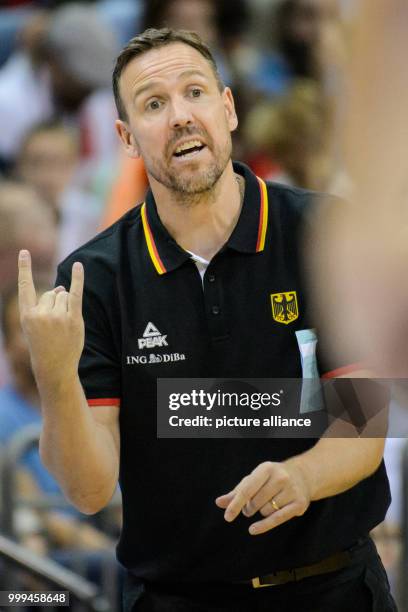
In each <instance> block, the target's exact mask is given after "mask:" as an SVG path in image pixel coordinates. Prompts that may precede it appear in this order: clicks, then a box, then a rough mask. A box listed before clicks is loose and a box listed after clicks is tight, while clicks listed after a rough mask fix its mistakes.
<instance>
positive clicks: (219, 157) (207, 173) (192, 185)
mask: <svg viewBox="0 0 408 612" xmlns="http://www.w3.org/2000/svg"><path fill="white" fill-rule="evenodd" d="M197 135H201V136H203V137H204V140H205V142H206V143H207V145H206V146H207V148H208V150H209V151H210V152H212V160H211V161H210V162H209V163H208V162H207V163H204V162H202V161H199V160H197V161H196V160H195V159H194V158H193V159H192V160H191V161H190V162H189V163H188V165H187V164H186V166H185V167H184V168H174V167H172V164H171V161H172V156H171V154H167V155H165V156H164V158H163V159H164V160H166V159H170V163H168V164H166V162H165V161H163V160H161V159H160V160H159V159H157V158H147V157H145V156H144V157H143V160H144V163H145V166H146V170H147V173H148V174H150V175H151V176H152V177H153V178H154V179H155V180H156V181H157V182H158V183H160V184H161V185H163V186H164V187H166V188H167V189H169V190H170V191H173V192H174V193H176V194H177V196H178V199H181V200H182V201H183V202H184V203H189V204H192V203H194V202H196V201H199V198H200V195H202V194H205V193H207V194H208V193H209V192H211V191H212V190H213V188H214V186H215V185H216V183H217V182H218V180H219V179H220V177H221V175H222V174H223V172H224V170H225V168H226V166H227V164H228V162H229V161H230V159H231V153H232V142H231V138H230V137H229V138H227V139H226V140H227V141H226V142H225V143H224V145H223V146H218V147H215V146H214V144H213V142H212V141H211V139H210V138H209V135H208V134H204V133H202V132H200V131H199V130H197V129H196V128H186V129H184V130H183V131H182V133H180V132H178V133H177V137H174V138H172V141H171V142H170V143H169V144H168V146H167V150H168V151H170V150H172V148H173V146H174V144H175V143H176V142H177V141H178V140H179V139H180V138H182V137H185V136H192V137H194V136H197ZM180 196H182V197H181V198H180Z"/></svg>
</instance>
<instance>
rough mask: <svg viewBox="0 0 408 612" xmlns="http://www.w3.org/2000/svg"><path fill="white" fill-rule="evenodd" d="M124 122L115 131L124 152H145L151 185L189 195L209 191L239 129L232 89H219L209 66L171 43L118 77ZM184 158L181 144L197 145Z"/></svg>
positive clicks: (134, 62) (192, 51) (136, 154)
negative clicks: (193, 150)
mask: <svg viewBox="0 0 408 612" xmlns="http://www.w3.org/2000/svg"><path fill="white" fill-rule="evenodd" d="M120 89H121V95H122V97H123V101H124V104H125V108H126V110H127V114H128V121H126V122H123V121H118V122H117V129H118V132H119V135H120V136H121V138H122V140H123V142H124V143H125V146H126V148H127V151H128V152H129V153H130V154H131V155H133V156H134V157H139V155H140V152H141V151H143V160H144V162H145V166H146V170H147V174H148V176H149V178H150V179H151V181H152V184H153V186H154V185H155V184H161V185H163V186H164V187H166V188H167V189H171V190H174V191H176V192H178V193H179V194H180V193H185V194H186V195H187V196H188V195H193V194H199V193H202V192H206V191H209V190H211V189H212V187H213V186H214V185H215V183H216V182H217V181H218V179H219V178H220V176H221V175H222V173H223V172H224V170H225V168H226V165H227V163H228V161H229V160H230V158H231V151H232V144H231V135H230V132H231V131H232V130H233V129H235V128H236V126H237V118H236V115H235V110H234V102H233V98H232V94H231V91H230V89H229V88H228V87H226V88H225V89H224V90H223V91H220V87H219V84H218V83H217V79H216V77H215V74H214V72H213V70H212V67H211V65H210V64H209V62H208V61H207V60H206V59H205V58H204V57H203V56H202V55H201V54H200V53H199V52H198V51H196V50H195V49H193V48H191V47H189V46H187V45H184V44H180V43H173V44H170V45H167V46H166V47H163V48H159V49H152V50H150V51H149V52H147V53H145V54H143V55H142V56H141V57H136V58H135V59H133V60H132V61H131V62H130V63H129V65H128V66H127V67H126V68H125V70H124V71H123V74H122V77H121V86H120ZM196 141H197V143H198V146H199V147H201V150H197V151H196V152H195V153H193V154H192V155H189V156H187V157H188V159H185V158H184V157H183V158H178V157H177V153H176V149H177V147H178V146H179V145H180V144H181V143H182V142H183V143H184V142H196Z"/></svg>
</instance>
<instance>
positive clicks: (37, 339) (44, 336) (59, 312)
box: [18, 251, 84, 392]
mask: <svg viewBox="0 0 408 612" xmlns="http://www.w3.org/2000/svg"><path fill="white" fill-rule="evenodd" d="M18 269H19V274H18V301H19V307H20V319H21V325H22V328H23V332H24V334H25V336H26V339H27V342H28V346H29V349H30V355H31V363H32V367H33V371H34V375H35V378H36V381H37V384H38V387H39V389H40V392H41V388H43V389H52V388H55V387H56V388H58V387H59V386H60V384H61V382H62V381H63V380H72V379H73V378H74V377H75V376H77V373H78V363H79V359H80V356H81V353H82V350H83V347H84V321H83V318H82V294H83V287H84V269H83V266H82V264H81V263H79V262H75V263H74V265H73V266H72V279H71V287H70V290H69V292H68V291H66V290H65V289H64V287H57V288H56V289H53V290H52V291H47V292H46V293H44V294H43V295H42V296H41V297H40V298H39V299H38V298H37V294H36V290H35V286H34V282H33V276H32V271H31V257H30V253H29V252H28V251H21V252H20V254H19V259H18Z"/></svg>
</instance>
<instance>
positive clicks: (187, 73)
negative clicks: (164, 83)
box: [133, 68, 207, 100]
mask: <svg viewBox="0 0 408 612" xmlns="http://www.w3.org/2000/svg"><path fill="white" fill-rule="evenodd" d="M191 76H199V77H201V78H204V79H206V78H207V76H206V75H205V73H204V72H202V71H201V70H198V69H196V68H192V69H190V70H184V71H183V72H182V73H181V74H180V75H179V77H178V78H179V80H180V79H186V78H189V77H191ZM159 85H161V82H160V81H150V82H149V83H146V85H142V86H141V87H139V89H136V91H135V93H134V94H133V100H136V98H138V97H139V96H141V95H142V94H144V93H146V91H149V90H150V89H154V88H155V87H157V86H159Z"/></svg>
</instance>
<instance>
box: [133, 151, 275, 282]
mask: <svg viewBox="0 0 408 612" xmlns="http://www.w3.org/2000/svg"><path fill="white" fill-rule="evenodd" d="M233 165H234V171H235V172H236V173H237V174H240V175H241V176H243V177H244V179H245V194H244V201H243V204H242V210H241V214H240V216H239V219H238V222H237V225H236V226H235V228H234V230H233V232H232V234H231V236H230V238H229V240H228V241H227V243H226V245H225V247H229V248H232V249H234V250H236V251H240V252H243V253H258V252H260V251H263V249H264V246H265V236H266V230H267V226H268V193H267V189H266V185H265V183H264V181H263V180H262V179H260V178H258V177H257V176H255V174H254V173H253V172H252V171H251V170H250V169H249V168H248V167H247V166H245V165H244V164H242V163H238V162H234V164H233ZM141 216H142V223H143V231H144V237H145V240H146V245H147V249H148V251H149V255H150V259H151V261H152V263H153V265H154V267H155V269H156V271H157V273H158V274H165V273H166V272H170V271H172V270H175V269H176V268H178V267H179V266H181V265H182V264H183V263H185V262H186V261H188V260H189V259H190V258H191V255H190V253H188V252H187V251H185V250H184V249H182V248H181V247H180V246H179V245H178V244H177V242H176V241H175V240H174V239H173V238H172V237H171V236H170V234H169V233H168V231H167V230H166V228H165V227H164V225H163V224H162V222H161V220H160V217H159V215H158V212H157V207H156V203H155V201H154V197H153V194H152V192H151V190H150V189H149V191H148V193H147V196H146V201H145V202H144V203H143V204H142V206H141Z"/></svg>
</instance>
